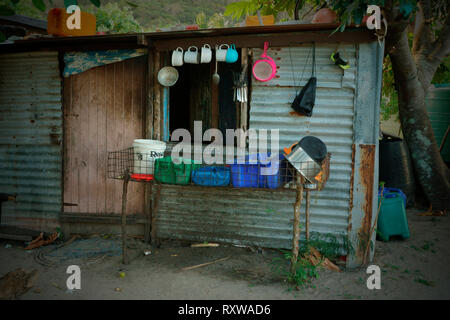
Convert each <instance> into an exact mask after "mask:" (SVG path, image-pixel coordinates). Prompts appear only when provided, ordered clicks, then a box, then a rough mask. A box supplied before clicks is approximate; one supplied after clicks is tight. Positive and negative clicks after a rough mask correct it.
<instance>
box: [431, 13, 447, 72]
mask: <svg viewBox="0 0 450 320" xmlns="http://www.w3.org/2000/svg"><path fill="white" fill-rule="evenodd" d="M448 54H450V13H449V14H447V17H446V19H445V24H444V26H443V27H442V30H441V33H440V36H439V38H438V39H437V40H436V41H434V43H433V50H432V51H431V52H430V54H429V57H430V58H431V59H432V58H435V59H439V60H440V61H442V60H443V59H444V58H445V57H446V56H447V55H448ZM439 63H440V62H439Z"/></svg>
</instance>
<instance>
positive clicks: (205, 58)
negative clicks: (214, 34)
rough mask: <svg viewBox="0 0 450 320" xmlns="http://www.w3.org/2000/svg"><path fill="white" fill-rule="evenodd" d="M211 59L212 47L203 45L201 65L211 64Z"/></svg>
mask: <svg viewBox="0 0 450 320" xmlns="http://www.w3.org/2000/svg"><path fill="white" fill-rule="evenodd" d="M211 58H212V51H211V46H210V45H209V44H205V45H203V47H202V51H201V56H200V62H201V63H208V62H211Z"/></svg>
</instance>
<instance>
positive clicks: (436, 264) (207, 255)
mask: <svg viewBox="0 0 450 320" xmlns="http://www.w3.org/2000/svg"><path fill="white" fill-rule="evenodd" d="M418 212H419V211H417V210H414V209H413V210H408V220H409V226H410V232H411V238H410V239H407V240H392V241H390V242H387V243H383V242H380V241H377V244H376V253H375V258H374V261H373V264H376V265H378V266H379V267H380V268H381V271H382V276H381V289H380V290H369V289H367V287H366V280H367V277H368V275H367V274H366V269H365V268H360V269H357V270H353V271H345V272H341V273H336V272H331V271H326V270H322V271H320V273H319V278H317V279H315V280H314V281H313V282H312V284H311V285H310V286H309V287H306V288H303V289H301V290H299V291H297V290H295V289H292V287H291V286H288V285H287V284H286V283H285V282H283V280H282V279H281V278H280V276H278V275H276V274H274V273H273V272H271V270H270V262H271V261H272V259H273V258H274V257H279V256H280V253H279V252H277V251H275V250H249V249H248V248H237V247H233V246H220V247H218V248H190V247H188V246H186V244H183V243H180V242H176V241H165V242H163V243H162V246H161V248H159V249H157V250H156V251H155V252H152V254H151V255H148V256H144V255H142V256H139V257H138V258H136V259H135V260H133V261H132V262H131V264H129V265H126V266H124V265H122V264H121V260H120V257H107V258H105V259H103V260H102V261H101V262H99V263H94V264H90V265H81V266H80V267H81V273H82V274H81V290H72V291H70V290H68V289H67V287H66V280H67V277H68V276H69V275H68V274H66V268H67V266H68V265H69V264H70V263H66V264H58V265H55V266H52V267H44V266H42V265H41V264H38V263H37V262H36V261H35V259H34V258H33V256H34V254H35V253H36V252H33V251H25V250H23V246H22V244H21V243H19V242H13V241H5V240H2V241H1V242H0V277H1V276H3V275H4V274H6V273H7V272H9V271H12V270H14V269H16V268H18V267H22V268H24V269H25V270H27V271H31V270H32V269H37V270H38V272H39V277H38V279H37V281H36V283H35V285H34V287H33V288H32V289H31V290H29V291H28V292H27V293H25V294H24V295H23V296H22V297H21V299H183V300H186V299H239V300H243V299H449V298H450V271H449V270H450V269H449V265H450V264H449V262H450V246H449V244H450V219H449V217H423V216H419V215H418ZM7 244H10V245H11V247H10V248H5V246H6V245H7ZM224 257H230V259H228V260H226V261H223V262H220V263H216V264H213V265H209V266H206V267H203V268H199V269H195V270H190V271H180V269H181V268H184V267H188V266H192V265H196V264H200V263H204V262H208V261H212V260H215V259H220V258H224ZM121 271H123V272H125V277H122V278H121V277H119V272H121ZM116 288H120V291H116Z"/></svg>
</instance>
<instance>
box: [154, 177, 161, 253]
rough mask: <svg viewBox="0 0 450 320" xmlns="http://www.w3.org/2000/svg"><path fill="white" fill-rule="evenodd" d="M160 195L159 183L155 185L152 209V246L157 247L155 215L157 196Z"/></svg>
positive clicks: (157, 203)
mask: <svg viewBox="0 0 450 320" xmlns="http://www.w3.org/2000/svg"><path fill="white" fill-rule="evenodd" d="M160 197H161V185H159V184H157V185H156V194H155V199H154V201H153V209H152V246H153V247H154V248H156V247H157V245H158V244H157V237H156V216H157V214H158V206H159V198H160Z"/></svg>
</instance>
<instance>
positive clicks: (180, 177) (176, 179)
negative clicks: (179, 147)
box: [155, 157, 200, 184]
mask: <svg viewBox="0 0 450 320" xmlns="http://www.w3.org/2000/svg"><path fill="white" fill-rule="evenodd" d="M180 160H181V163H180V164H175V163H174V162H173V160H172V157H163V158H159V159H156V160H155V179H156V181H158V182H160V183H167V184H188V183H189V181H190V178H191V173H192V171H193V170H195V169H197V168H198V167H199V166H200V165H199V164H195V163H194V162H193V161H192V160H190V159H180Z"/></svg>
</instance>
